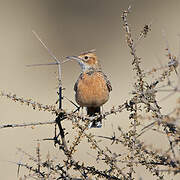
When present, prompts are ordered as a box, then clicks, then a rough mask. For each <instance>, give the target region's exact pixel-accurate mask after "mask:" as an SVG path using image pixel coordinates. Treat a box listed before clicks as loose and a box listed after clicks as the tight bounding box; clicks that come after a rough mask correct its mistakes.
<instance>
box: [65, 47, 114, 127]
mask: <svg viewBox="0 0 180 180" xmlns="http://www.w3.org/2000/svg"><path fill="white" fill-rule="evenodd" d="M67 58H68V59H71V60H76V61H77V62H78V63H79V65H80V67H81V70H82V72H81V74H80V76H79V78H78V80H77V81H76V83H75V85H74V91H75V99H76V102H77V103H78V104H79V105H80V106H81V107H86V108H87V115H89V116H90V117H93V116H96V115H100V114H101V110H100V107H101V106H102V105H103V104H105V103H106V102H107V101H108V99H109V92H110V91H112V87H111V83H110V81H109V80H108V78H107V76H106V75H105V74H104V73H103V72H102V70H101V68H100V64H99V62H98V59H97V56H96V53H95V50H90V51H88V52H84V53H82V54H80V55H79V56H68V57H67ZM101 126H102V117H101V116H100V117H99V118H98V119H97V120H94V121H93V122H92V123H90V125H89V127H90V128H91V127H101Z"/></svg>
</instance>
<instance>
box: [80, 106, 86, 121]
mask: <svg viewBox="0 0 180 180" xmlns="http://www.w3.org/2000/svg"><path fill="white" fill-rule="evenodd" d="M83 110H84V107H81V118H82V120H84V119H85V118H84V111H83Z"/></svg>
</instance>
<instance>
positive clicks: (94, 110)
mask: <svg viewBox="0 0 180 180" xmlns="http://www.w3.org/2000/svg"><path fill="white" fill-rule="evenodd" d="M100 114H101V111H100V107H87V115H89V116H90V117H93V116H97V115H100ZM101 127H102V117H99V118H97V119H96V120H94V121H92V122H91V123H90V124H89V128H101Z"/></svg>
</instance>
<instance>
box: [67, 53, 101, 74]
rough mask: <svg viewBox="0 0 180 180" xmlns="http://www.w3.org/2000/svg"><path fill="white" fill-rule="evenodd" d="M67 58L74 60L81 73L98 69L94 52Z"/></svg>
mask: <svg viewBox="0 0 180 180" xmlns="http://www.w3.org/2000/svg"><path fill="white" fill-rule="evenodd" d="M67 58H68V59H71V60H76V61H77V62H78V63H79V65H80V67H81V69H82V71H83V72H86V71H89V70H98V69H100V66H99V63H98V60H97V56H96V53H95V51H92V50H91V51H88V52H84V53H81V54H80V55H79V56H68V57H67Z"/></svg>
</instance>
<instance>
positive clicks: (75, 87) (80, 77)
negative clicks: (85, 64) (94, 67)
mask: <svg viewBox="0 0 180 180" xmlns="http://www.w3.org/2000/svg"><path fill="white" fill-rule="evenodd" d="M82 75H83V74H82V73H81V74H80V75H79V78H78V79H77V81H76V83H75V84H74V91H75V92H76V91H77V87H78V83H79V80H80V79H82Z"/></svg>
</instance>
